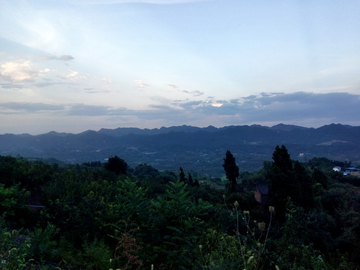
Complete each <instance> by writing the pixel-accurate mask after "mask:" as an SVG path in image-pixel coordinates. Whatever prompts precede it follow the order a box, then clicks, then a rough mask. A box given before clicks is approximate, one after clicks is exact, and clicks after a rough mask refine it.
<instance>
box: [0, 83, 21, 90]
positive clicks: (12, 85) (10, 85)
mask: <svg viewBox="0 0 360 270" xmlns="http://www.w3.org/2000/svg"><path fill="white" fill-rule="evenodd" d="M0 86H1V88H4V89H13V88H15V89H21V88H23V85H22V84H18V83H0Z"/></svg>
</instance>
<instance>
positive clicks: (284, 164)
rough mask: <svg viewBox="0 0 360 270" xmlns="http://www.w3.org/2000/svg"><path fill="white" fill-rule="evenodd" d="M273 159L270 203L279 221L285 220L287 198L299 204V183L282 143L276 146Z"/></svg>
mask: <svg viewBox="0 0 360 270" xmlns="http://www.w3.org/2000/svg"><path fill="white" fill-rule="evenodd" d="M273 160H274V161H273V163H272V168H271V171H270V173H269V180H270V185H269V197H270V204H271V205H273V206H275V209H276V214H277V217H278V219H279V221H280V222H285V210H286V202H287V198H288V197H290V198H291V200H292V202H293V203H294V204H295V205H301V202H302V193H301V185H300V183H299V182H298V179H296V177H295V172H294V169H293V166H292V161H291V159H290V155H289V153H288V151H287V149H286V147H285V146H284V145H282V146H281V147H279V146H276V148H275V151H274V153H273Z"/></svg>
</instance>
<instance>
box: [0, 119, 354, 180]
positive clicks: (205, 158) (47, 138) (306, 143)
mask: <svg viewBox="0 0 360 270" xmlns="http://www.w3.org/2000/svg"><path fill="white" fill-rule="evenodd" d="M282 144H284V145H286V146H287V148H288V149H289V150H290V151H291V152H292V153H293V156H292V157H293V158H294V159H299V160H301V161H303V160H304V159H309V158H312V157H320V156H322V157H327V158H329V159H336V160H340V161H344V160H350V161H352V162H353V164H356V163H360V158H359V153H360V127H351V126H345V125H341V124H331V125H326V126H323V127H320V128H316V129H315V128H305V127H300V126H294V125H284V124H279V125H276V126H273V127H266V126H259V125H253V126H227V127H223V128H215V127H212V126H209V127H207V128H198V127H192V126H178V127H168V128H165V127H162V128H160V129H138V128H117V129H101V130H99V131H92V130H88V131H85V132H82V133H79V134H70V133H57V132H54V131H53V132H49V133H47V134H41V135H36V136H32V135H29V134H22V135H14V134H4V135H0V155H11V156H17V155H20V156H23V157H32V158H42V159H47V158H55V159H57V160H59V161H62V162H66V163H82V162H89V161H99V160H100V161H103V160H104V159H106V158H108V157H110V156H113V155H117V156H120V157H122V158H123V159H125V160H126V162H128V164H129V165H130V166H132V167H135V166H137V165H138V164H139V163H147V164H150V165H152V166H155V167H156V168H158V169H160V170H177V169H178V168H179V167H180V166H182V167H184V168H186V169H187V170H197V171H198V172H200V173H204V174H207V175H209V176H219V175H221V174H222V173H223V168H222V162H223V158H224V155H225V152H226V150H230V151H231V152H232V153H233V154H234V156H235V158H236V161H237V163H238V165H239V167H240V170H242V171H246V170H249V171H253V170H257V169H259V168H260V167H261V166H262V163H263V161H264V160H271V157H272V152H273V149H274V147H275V146H276V145H282Z"/></svg>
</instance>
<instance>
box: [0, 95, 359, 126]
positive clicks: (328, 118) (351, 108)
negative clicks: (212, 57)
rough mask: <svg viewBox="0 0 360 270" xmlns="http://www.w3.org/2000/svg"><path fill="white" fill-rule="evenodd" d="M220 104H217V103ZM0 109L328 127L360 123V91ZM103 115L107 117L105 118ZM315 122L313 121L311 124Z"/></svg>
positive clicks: (1, 106) (2, 109)
mask: <svg viewBox="0 0 360 270" xmlns="http://www.w3.org/2000/svg"><path fill="white" fill-rule="evenodd" d="M214 104H217V105H216V106H214ZM0 114H6V115H9V114H31V115H36V114H48V115H50V116H51V115H57V116H59V115H63V116H64V117H69V116H70V117H75V118H79V121H81V119H82V118H84V117H86V118H89V117H90V118H96V117H105V119H107V120H106V121H110V122H112V123H113V125H114V124H115V123H116V125H117V126H114V127H113V128H115V127H118V126H122V123H121V119H124V118H131V119H137V120H138V121H144V120H147V121H153V122H158V123H163V124H162V125H180V124H184V123H186V124H191V125H197V126H208V125H215V126H226V125H245V124H262V125H267V124H277V123H291V124H302V125H304V126H311V123H312V124H313V125H312V126H322V125H325V124H330V123H344V124H346V123H347V124H352V125H360V120H359V117H358V116H359V115H360V95H354V94H349V93H329V94H314V93H308V92H296V93H290V94H285V93H262V94H260V95H257V96H255V95H252V96H248V97H241V98H239V99H232V100H212V99H207V100H198V101H173V103H172V104H152V105H150V106H149V107H148V108H147V109H144V110H132V109H127V108H123V107H120V108H116V107H111V106H102V105H87V104H58V105H54V104H45V103H24V102H22V103H17V102H9V103H0ZM101 119H103V118H101ZM306 123H310V125H309V124H308V125H306Z"/></svg>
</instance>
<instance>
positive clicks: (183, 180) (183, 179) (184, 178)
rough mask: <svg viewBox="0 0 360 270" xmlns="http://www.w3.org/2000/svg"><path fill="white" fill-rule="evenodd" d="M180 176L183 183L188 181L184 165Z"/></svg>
mask: <svg viewBox="0 0 360 270" xmlns="http://www.w3.org/2000/svg"><path fill="white" fill-rule="evenodd" d="M179 177H180V182H181V183H184V184H186V183H187V179H186V177H185V173H184V170H183V168H182V167H180V174H179Z"/></svg>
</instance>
